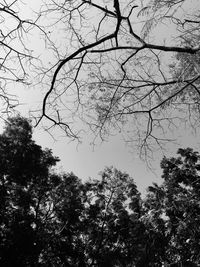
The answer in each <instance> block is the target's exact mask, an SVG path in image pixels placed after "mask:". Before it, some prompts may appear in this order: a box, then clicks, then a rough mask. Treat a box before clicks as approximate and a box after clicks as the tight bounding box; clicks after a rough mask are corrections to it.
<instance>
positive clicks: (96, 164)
mask: <svg viewBox="0 0 200 267" xmlns="http://www.w3.org/2000/svg"><path fill="white" fill-rule="evenodd" d="M39 3H40V0H37V1H36V0H35V1H34V8H35V7H36V6H37V5H38V4H39ZM40 45H41V42H38V39H34V41H33V43H32V47H34V48H35V49H36V50H37V51H38V50H40V49H41V51H42V49H44V47H41V46H40ZM13 93H16V94H17V95H18V96H19V100H20V102H21V103H22V105H21V106H19V110H20V112H21V113H22V115H24V116H28V112H29V110H30V109H35V108H36V107H39V105H40V104H41V99H42V95H43V94H44V91H41V88H40V86H39V85H37V86H36V87H34V88H32V86H30V87H29V88H28V87H27V88H22V87H20V86H18V85H17V84H15V85H14V88H13ZM40 107H41V106H40ZM179 131H180V138H179V144H177V145H174V144H173V145H172V144H169V145H168V146H167V147H166V151H167V152H166V151H165V152H164V154H166V155H167V156H173V155H175V152H176V151H177V149H178V147H180V146H182V147H189V146H190V147H194V148H195V149H197V150H198V149H199V148H200V146H199V142H198V137H197V138H194V137H193V136H191V134H190V133H187V131H186V130H185V129H179ZM54 137H55V139H56V140H57V141H56V140H54V139H53V138H52V137H51V136H50V135H49V134H48V133H47V132H45V131H44V130H43V129H42V128H41V126H39V127H38V128H36V129H34V139H35V140H36V142H37V143H38V144H40V145H42V146H43V147H48V148H51V149H52V150H53V152H54V154H55V155H56V156H58V157H59V158H60V159H61V163H60V164H59V166H62V170H63V171H66V172H69V171H72V172H74V173H75V174H76V175H77V176H78V177H79V178H82V179H84V180H85V179H87V178H88V177H91V178H97V177H98V173H99V172H100V171H102V170H103V169H104V167H105V166H111V165H112V166H114V167H116V168H118V169H120V170H121V171H126V172H127V173H128V174H130V175H131V176H132V177H133V178H134V180H135V182H136V184H137V186H138V189H139V190H140V192H142V193H144V192H145V189H146V188H147V186H148V185H151V183H152V182H158V183H161V182H162V180H161V178H160V176H161V170H160V168H159V163H160V160H161V159H162V157H163V155H164V154H163V153H162V152H161V151H160V152H158V153H155V155H154V159H153V160H152V161H151V163H152V170H150V169H149V168H148V166H147V165H146V163H145V162H142V161H141V160H140V159H139V157H138V151H136V150H134V149H133V148H131V147H130V146H126V144H125V143H124V141H123V140H122V136H121V135H116V136H113V137H110V139H109V140H108V141H107V142H104V143H102V144H98V145H96V146H95V147H93V146H91V145H90V140H87V138H86V139H85V141H84V142H83V143H82V144H79V145H78V146H77V143H76V141H74V142H70V140H68V139H67V138H64V137H62V135H61V133H60V132H58V131H57V130H56V131H55V132H54Z"/></svg>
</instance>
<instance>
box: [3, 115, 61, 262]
mask: <svg viewBox="0 0 200 267" xmlns="http://www.w3.org/2000/svg"><path fill="white" fill-rule="evenodd" d="M0 151H1V159H0V192H1V194H0V198H1V201H0V236H1V238H0V240H1V241H0V265H1V266H37V263H38V260H39V255H40V253H41V250H42V248H43V246H44V244H45V242H46V241H45V232H46V229H45V227H44V226H45V224H46V221H47V220H48V217H49V216H50V215H49V214H48V210H47V209H46V205H47V203H48V202H47V201H48V194H49V191H50V189H51V188H52V187H54V183H53V180H52V179H53V176H52V175H51V173H50V169H51V167H52V166H54V165H55V164H56V162H57V161H58V158H56V157H54V156H53V155H52V152H51V150H48V149H46V150H42V148H41V147H40V146H38V145H36V144H35V143H34V141H33V140H32V129H31V126H30V123H29V121H27V120H26V119H24V118H21V117H16V118H10V119H8V121H7V122H6V127H5V129H4V132H3V133H2V134H1V135H0Z"/></svg>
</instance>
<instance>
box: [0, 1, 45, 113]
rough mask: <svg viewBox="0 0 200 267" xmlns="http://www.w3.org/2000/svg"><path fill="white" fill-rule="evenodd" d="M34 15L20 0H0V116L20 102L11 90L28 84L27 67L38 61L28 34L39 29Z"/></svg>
mask: <svg viewBox="0 0 200 267" xmlns="http://www.w3.org/2000/svg"><path fill="white" fill-rule="evenodd" d="M25 14H26V15H25ZM25 16H27V17H25ZM38 19H39V17H38V16H37V15H36V14H34V16H32V14H31V12H30V11H29V10H28V9H27V7H26V5H25V4H24V3H23V1H21V0H8V1H5V0H2V1H1V3H0V27H1V30H0V46H1V57H0V103H1V118H4V117H5V115H7V114H9V113H10V112H13V110H15V108H16V107H17V106H18V105H19V104H22V103H19V100H18V95H15V93H13V87H14V86H16V87H17V86H18V87H19V88H20V86H22V85H30V80H31V79H29V78H30V77H29V76H30V73H31V68H32V67H33V66H34V65H35V64H36V62H37V63H38V60H37V59H36V54H35V53H34V52H33V47H32V43H31V41H30V36H31V35H32V36H35V35H36V32H37V31H39V32H42V31H43V29H42V27H40V26H39V23H38ZM43 33H44V32H43Z"/></svg>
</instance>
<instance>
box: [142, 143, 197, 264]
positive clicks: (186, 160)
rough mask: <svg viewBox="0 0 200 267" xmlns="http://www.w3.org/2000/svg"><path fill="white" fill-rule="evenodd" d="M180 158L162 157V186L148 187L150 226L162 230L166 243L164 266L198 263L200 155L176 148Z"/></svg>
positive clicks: (146, 204)
mask: <svg viewBox="0 0 200 267" xmlns="http://www.w3.org/2000/svg"><path fill="white" fill-rule="evenodd" d="M178 155H179V157H177V158H169V159H167V158H164V159H163V160H162V161H161V168H162V169H163V175H162V178H163V179H164V182H163V184H162V185H161V186H158V185H156V184H154V185H153V186H151V187H149V195H148V197H147V199H146V201H145V206H146V208H147V210H149V212H148V213H149V216H150V218H151V221H152V222H151V224H153V225H154V227H155V228H157V230H159V232H161V230H160V229H162V233H164V236H165V239H166V241H167V243H166V244H165V255H164V260H165V261H166V262H167V263H174V262H176V263H179V264H183V265H184V264H185V266H189V263H190V262H191V263H193V264H195V263H196V264H197V265H198V264H199V262H200V258H199V256H200V255H199V249H200V248H199V231H200V229H199V219H200V218H199V214H200V210H199V209H200V206H199V203H200V198H199V185H200V176H199V171H200V156H199V154H198V153H197V152H194V151H193V150H192V149H190V148H187V149H179V150H178Z"/></svg>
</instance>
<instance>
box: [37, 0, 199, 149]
mask: <svg viewBox="0 0 200 267" xmlns="http://www.w3.org/2000/svg"><path fill="white" fill-rule="evenodd" d="M154 2H155V3H154V4H155V5H156V4H158V3H159V2H158V1H154ZM170 3H171V4H170V5H169V4H167V3H166V1H165V2H163V3H162V5H160V6H159V5H157V6H155V8H149V7H148V6H146V8H145V7H144V6H143V7H141V6H140V5H139V4H140V3H139V2H138V3H137V2H136V1H128V3H127V2H123V1H122V2H119V0H110V1H107V2H106V4H105V2H104V1H103V0H102V1H95V0H93V1H86V0H79V1H73V0H72V1H62V0H60V1H57V2H56V3H55V2H54V1H50V2H48V1H47V3H46V7H45V9H44V10H43V13H42V14H45V15H46V16H47V17H48V16H49V20H50V21H52V23H51V29H54V30H55V31H56V30H58V29H61V28H63V29H65V32H64V31H63V36H62V40H60V42H59V46H57V45H56V44H55V42H54V47H50V48H52V51H54V55H55V54H56V58H57V62H56V63H55V64H54V68H53V69H52V68H51V69H49V71H47V72H46V73H47V76H46V78H47V79H46V81H47V83H48V81H49V79H51V83H50V84H49V89H48V91H47V93H46V95H45V97H44V100H43V106H42V115H41V117H40V118H39V120H38V123H39V122H40V121H41V120H42V119H43V118H47V119H48V120H50V121H51V122H52V123H53V125H60V126H61V127H62V128H64V130H65V132H66V134H67V135H68V136H70V137H75V138H76V137H77V129H78V128H77V127H79V126H80V121H83V122H85V123H86V125H87V126H89V128H90V129H91V130H92V132H93V133H94V134H95V137H97V136H100V137H101V139H104V138H106V136H107V135H109V134H110V133H113V131H114V132H116V131H121V130H123V131H127V132H131V135H132V137H133V136H137V138H135V139H137V142H138V141H139V145H140V147H142V148H145V149H144V150H146V148H148V149H151V145H152V144H157V145H159V146H160V145H161V144H162V142H163V141H164V140H165V141H169V138H168V137H167V132H168V129H170V128H171V127H172V126H173V127H174V126H178V124H179V123H180V122H181V121H182V120H184V119H185V118H186V114H188V113H187V112H188V110H187V108H186V107H188V106H190V108H191V107H192V108H193V110H197V109H196V108H197V106H198V105H199V102H198V99H199V94H198V93H197V90H198V92H199V89H198V84H199V78H200V76H199V75H200V73H194V74H193V75H190V76H185V77H183V76H182V75H181V74H180V69H181V68H182V67H180V66H178V65H177V66H176V65H173V64H172V63H173V62H174V55H183V57H188V58H190V57H196V56H198V55H199V53H200V52H199V51H200V46H199V45H196V46H194V45H192V44H190V43H189V42H187V43H186V42H183V41H182V36H181V35H180V25H182V27H185V24H186V23H188V24H189V25H190V27H191V25H193V24H195V27H197V26H198V24H197V23H192V22H191V21H192V20H191V19H190V21H189V19H188V16H189V14H187V9H186V7H187V0H185V1H170ZM184 4H185V5H186V6H184ZM180 5H182V9H181V11H180V9H179V8H178V7H179V6H180ZM184 7H185V11H184V12H183V11H182V10H184ZM159 10H161V12H160V14H162V18H164V19H165V23H166V24H167V22H166V21H167V19H168V23H171V21H173V22H174V23H175V24H174V25H173V26H170V27H171V30H172V31H173V32H174V34H175V37H176V40H177V41H176V42H174V40H172V38H171V39H170V38H169V37H168V39H167V40H166V38H167V37H166V38H165V36H164V35H163V34H164V33H162V35H163V36H160V34H161V32H160V31H161V30H162V25H159V21H160V22H161V23H162V21H163V20H162V18H161V16H158V13H159ZM165 11H166V12H165ZM145 12H146V13H145ZM55 13H56V16H54V17H53V14H55ZM190 15H191V16H192V14H190ZM150 16H151V18H152V19H151V21H152V20H156V25H155V26H154V28H153V26H152V25H149V26H148V25H147V24H148V23H147V22H148V18H149V17H150ZM55 17H56V19H55ZM51 18H52V20H51ZM175 18H176V19H175ZM181 20H182V21H183V24H180V23H178V22H180V21H181ZM195 21H197V20H195ZM150 24H151V23H150ZM168 25H170V24H168ZM144 26H145V27H146V29H145V34H144ZM148 27H149V28H148ZM147 28H148V29H147ZM151 30H152V32H154V33H151V34H150V32H151ZM165 30H166V29H165ZM182 30H184V28H182ZM52 32H53V30H52ZM147 32H148V34H147ZM52 36H53V34H52ZM152 36H153V37H154V39H153V38H152ZM55 51H56V53H55ZM172 66H173V68H174V69H173V68H172ZM176 68H177V69H176ZM178 69H179V71H178ZM177 73H179V74H177ZM191 92H192V93H191ZM191 94H192V95H193V96H194V95H195V96H196V97H193V98H191V97H190V95H191ZM190 110H191V109H190ZM74 121H76V122H74ZM173 127H172V128H173ZM132 139H134V138H132Z"/></svg>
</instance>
